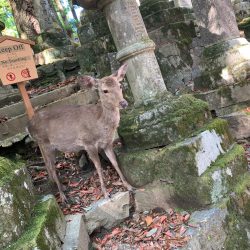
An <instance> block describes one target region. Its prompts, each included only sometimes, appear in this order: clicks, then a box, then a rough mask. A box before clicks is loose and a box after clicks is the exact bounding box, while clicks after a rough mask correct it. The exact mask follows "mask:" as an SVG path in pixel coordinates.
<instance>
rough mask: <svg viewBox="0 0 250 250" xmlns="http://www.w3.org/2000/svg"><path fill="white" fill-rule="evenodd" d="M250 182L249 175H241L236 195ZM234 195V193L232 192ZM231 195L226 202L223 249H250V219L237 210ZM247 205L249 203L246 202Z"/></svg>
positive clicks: (238, 195) (233, 197) (237, 207)
mask: <svg viewBox="0 0 250 250" xmlns="http://www.w3.org/2000/svg"><path fill="white" fill-rule="evenodd" d="M246 183H248V184H247V185H249V183H250V175H249V173H247V174H246V175H244V176H243V178H242V181H241V182H239V184H238V185H237V187H236V193H237V196H236V197H238V198H239V197H240V194H242V191H243V190H244V189H245V188H244V187H246ZM234 195H235V194H234ZM234 195H233V196H232V195H231V198H230V199H229V200H228V202H227V207H228V211H229V213H228V216H227V218H226V223H225V229H226V231H227V238H226V241H225V244H224V249H226V250H235V249H242V250H243V249H244V250H245V249H250V241H249V231H250V221H249V218H248V219H247V220H246V218H244V216H242V213H241V212H242V210H241V209H240V210H239V206H238V205H237V202H235V201H236V199H235V196H234ZM248 205H249V204H248Z"/></svg>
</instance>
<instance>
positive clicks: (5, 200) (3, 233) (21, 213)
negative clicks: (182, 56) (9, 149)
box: [0, 157, 35, 249]
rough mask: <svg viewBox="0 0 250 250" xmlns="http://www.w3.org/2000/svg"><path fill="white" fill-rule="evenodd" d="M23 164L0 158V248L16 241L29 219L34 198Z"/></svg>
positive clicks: (29, 179) (31, 185)
mask: <svg viewBox="0 0 250 250" xmlns="http://www.w3.org/2000/svg"><path fill="white" fill-rule="evenodd" d="M22 165H23V164H20V163H15V162H13V161H10V160H8V159H6V158H3V157H0V248H1V249H3V248H4V247H6V246H7V245H9V244H10V242H13V241H15V240H17V239H18V238H19V237H20V235H21V234H22V233H23V232H24V230H25V227H26V226H27V224H28V221H29V220H30V219H31V213H30V211H31V210H32V209H33V208H34V205H35V197H34V189H33V184H32V182H31V178H30V176H29V173H28V171H27V169H26V168H22V167H21V166H22Z"/></svg>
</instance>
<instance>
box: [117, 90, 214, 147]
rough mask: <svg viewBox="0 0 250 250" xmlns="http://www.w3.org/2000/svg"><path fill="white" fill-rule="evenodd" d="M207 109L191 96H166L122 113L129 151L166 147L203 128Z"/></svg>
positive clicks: (207, 115)
mask: <svg viewBox="0 0 250 250" xmlns="http://www.w3.org/2000/svg"><path fill="white" fill-rule="evenodd" d="M207 111H208V110H207V104H206V103H205V102H202V101H200V100H198V99H195V98H194V97H192V96H189V95H183V96H180V97H179V98H174V97H171V98H165V99H162V100H160V101H158V102H157V103H153V104H152V103H151V104H148V105H147V106H143V107H139V108H134V109H132V110H128V111H126V113H123V114H122V115H121V121H120V126H119V130H118V133H119V135H120V136H121V138H122V139H123V142H124V145H125V148H126V150H129V151H131V150H141V149H150V148H154V147H159V146H165V145H168V144H170V143H172V142H175V141H178V140H180V139H184V138H186V137H187V136H190V135H191V134H192V133H193V132H194V131H195V130H197V129H200V128H201V127H203V126H204V125H205V124H206V122H207V121H208V120H209V119H210V116H209V113H208V112H207Z"/></svg>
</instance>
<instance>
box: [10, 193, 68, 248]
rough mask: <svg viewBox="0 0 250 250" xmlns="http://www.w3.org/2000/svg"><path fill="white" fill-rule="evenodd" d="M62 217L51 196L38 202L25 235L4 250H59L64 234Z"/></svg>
mask: <svg viewBox="0 0 250 250" xmlns="http://www.w3.org/2000/svg"><path fill="white" fill-rule="evenodd" d="M65 224H66V223H65V220H64V216H63V214H62V212H61V210H60V208H59V206H58V204H57V202H56V200H55V198H54V197H53V196H47V197H45V198H44V199H43V200H42V201H40V202H39V203H38V204H37V205H36V207H35V209H34V212H33V214H32V219H31V220H30V224H29V225H28V227H27V229H26V231H25V233H24V234H23V235H22V236H21V237H20V238H19V239H18V240H17V241H16V242H15V243H13V244H12V245H11V246H9V247H8V248H6V250H32V249H51V250H57V249H58V250H59V249H61V245H62V240H63V237H64V234H65Z"/></svg>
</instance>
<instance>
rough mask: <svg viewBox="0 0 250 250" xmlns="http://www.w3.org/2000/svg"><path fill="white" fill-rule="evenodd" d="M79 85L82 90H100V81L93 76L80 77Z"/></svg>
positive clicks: (78, 79)
mask: <svg viewBox="0 0 250 250" xmlns="http://www.w3.org/2000/svg"><path fill="white" fill-rule="evenodd" d="M77 83H78V85H79V87H80V89H90V88H98V80H97V79H95V78H93V77H91V76H84V75H81V76H78V77H77Z"/></svg>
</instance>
